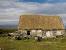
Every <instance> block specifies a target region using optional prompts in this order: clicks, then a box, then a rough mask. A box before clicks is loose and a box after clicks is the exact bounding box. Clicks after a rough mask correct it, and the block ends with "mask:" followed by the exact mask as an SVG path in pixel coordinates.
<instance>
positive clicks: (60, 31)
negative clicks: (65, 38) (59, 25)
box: [55, 30, 64, 35]
mask: <svg viewBox="0 0 66 50" xmlns="http://www.w3.org/2000/svg"><path fill="white" fill-rule="evenodd" d="M55 34H56V35H63V34H64V31H62V30H58V31H57V32H56V33H55Z"/></svg>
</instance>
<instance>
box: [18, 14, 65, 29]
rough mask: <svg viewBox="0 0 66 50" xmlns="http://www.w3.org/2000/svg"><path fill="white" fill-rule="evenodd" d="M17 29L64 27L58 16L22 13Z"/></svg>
mask: <svg viewBox="0 0 66 50" xmlns="http://www.w3.org/2000/svg"><path fill="white" fill-rule="evenodd" d="M18 29H19V30H22V29H43V30H46V29H49V30H52V29H64V25H63V22H62V20H61V18H60V17H59V16H41V15H22V16H20V19H19V26H18Z"/></svg>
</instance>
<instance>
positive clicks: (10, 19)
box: [0, 0, 66, 25]
mask: <svg viewBox="0 0 66 50" xmlns="http://www.w3.org/2000/svg"><path fill="white" fill-rule="evenodd" d="M27 13H28V14H30V13H33V14H44V15H58V16H61V17H62V19H63V22H64V24H65V25H66V0H0V24H10V23H11V24H15V23H17V22H18V20H19V16H20V15H22V14H27Z"/></svg>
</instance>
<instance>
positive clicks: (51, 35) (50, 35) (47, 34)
mask: <svg viewBox="0 0 66 50" xmlns="http://www.w3.org/2000/svg"><path fill="white" fill-rule="evenodd" d="M46 37H54V35H53V32H52V31H47V32H46Z"/></svg>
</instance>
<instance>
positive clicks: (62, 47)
mask: <svg viewBox="0 0 66 50" xmlns="http://www.w3.org/2000/svg"><path fill="white" fill-rule="evenodd" d="M0 48H2V49H3V50H66V39H65V38H64V39H62V40H61V39H57V40H53V39H49V40H46V39H45V40H43V41H41V42H37V41H35V40H34V39H29V40H12V39H8V38H7V37H0Z"/></svg>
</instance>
